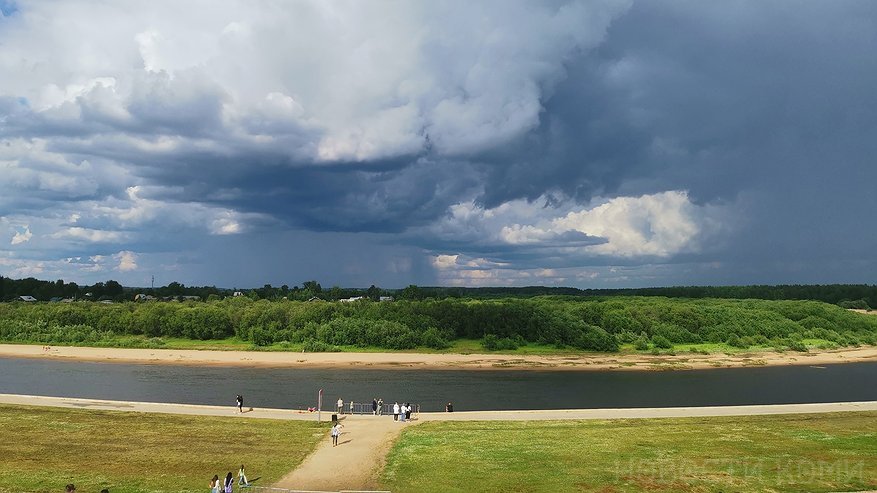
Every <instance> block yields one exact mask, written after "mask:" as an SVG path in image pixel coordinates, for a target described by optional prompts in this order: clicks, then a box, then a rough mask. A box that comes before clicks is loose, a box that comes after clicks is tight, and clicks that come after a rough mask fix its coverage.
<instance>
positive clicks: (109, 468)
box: [0, 405, 325, 493]
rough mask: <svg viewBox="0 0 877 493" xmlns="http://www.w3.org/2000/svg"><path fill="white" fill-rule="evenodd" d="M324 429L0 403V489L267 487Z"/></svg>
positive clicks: (158, 491) (121, 491)
mask: <svg viewBox="0 0 877 493" xmlns="http://www.w3.org/2000/svg"><path fill="white" fill-rule="evenodd" d="M324 435H325V430H323V429H322V428H320V427H318V426H317V425H316V424H315V423H310V422H302V421H281V420H267V419H250V418H242V417H241V418H239V417H235V418H232V417H228V418H225V417H207V416H183V415H168V414H146V413H134V412H118V411H97V410H79V409H61V408H47V407H31V406H12V405H0V457H2V463H3V467H2V468H0V491H2V492H10V493H12V492H15V493H21V492H58V491H63V490H64V485H65V484H67V483H73V484H75V485H76V489H77V491H83V492H89V491H93V492H97V491H100V490H101V489H102V488H109V490H110V491H111V492H113V493H142V492H154V493H162V492H168V493H170V492H189V491H198V492H201V491H207V489H208V488H207V484H208V482H209V480H210V478H212V477H213V475H214V474H218V475H219V476H220V477H224V476H225V474H226V473H228V472H229V471H231V472H233V473H234V474H235V479H237V477H236V476H237V470H238V468H239V467H240V465H241V464H245V465H246V467H247V472H248V476H249V478H250V479H252V478H255V477H261V478H260V479H259V480H258V483H257V484H261V485H267V484H270V483H272V482H273V481H276V480H277V479H279V478H280V477H282V476H283V475H284V474H285V473H287V472H288V471H290V470H292V469H294V468H295V467H296V466H297V465H298V464H299V463H301V461H302V460H303V459H304V458H305V457H306V456H307V455H308V454H310V452H311V451H312V450H313V449H314V447H315V446H316V444H317V442H318V441H319V440H320V438H321V437H323V436H324Z"/></svg>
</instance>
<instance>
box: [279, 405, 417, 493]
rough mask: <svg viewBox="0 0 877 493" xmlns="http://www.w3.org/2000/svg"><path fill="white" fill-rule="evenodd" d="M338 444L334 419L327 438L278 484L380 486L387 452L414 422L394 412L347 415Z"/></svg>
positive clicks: (297, 487) (339, 488)
mask: <svg viewBox="0 0 877 493" xmlns="http://www.w3.org/2000/svg"><path fill="white" fill-rule="evenodd" d="M341 425H342V426H343V428H342V430H341V431H342V434H341V436H340V437H339V439H338V446H332V439H331V437H330V436H329V429H330V428H331V423H327V424H326V438H325V439H324V440H323V442H322V443H321V444H320V445H319V446H317V449H316V450H314V452H313V453H312V454H311V455H309V456H308V457H307V458H306V459H305V460H304V462H302V463H301V465H299V466H298V467H297V468H296V469H295V470H293V471H292V472H290V473H289V474H287V475H286V476H284V477H283V478H281V479H280V481H278V482H277V483H276V484H275V485H274V486H275V487H277V488H288V489H294V490H317V491H342V490H368V489H376V488H378V475H379V474H380V472H381V470H382V469H383V468H384V464H385V462H386V457H387V453H389V451H390V448H391V447H392V446H393V442H395V441H396V439H397V438H398V437H399V434H400V433H401V432H402V429H403V428H405V427H406V426H410V425H411V422H407V423H401V422H396V421H393V417H392V416H370V415H366V416H355V415H354V416H343V417H342V419H341Z"/></svg>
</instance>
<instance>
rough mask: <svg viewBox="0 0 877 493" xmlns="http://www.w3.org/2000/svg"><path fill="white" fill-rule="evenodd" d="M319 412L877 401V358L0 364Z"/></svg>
mask: <svg viewBox="0 0 877 493" xmlns="http://www.w3.org/2000/svg"><path fill="white" fill-rule="evenodd" d="M321 388H322V389H324V406H323V408H324V409H328V408H329V407H331V404H330V403H332V402H334V401H336V400H337V399H338V397H342V398H343V399H344V400H345V401H350V400H351V399H352V400H354V401H357V402H362V401H367V402H371V399H372V397H382V398H383V399H384V401H385V402H390V403H392V402H393V401H395V400H398V401H400V402H401V401H408V402H415V403H420V404H421V406H422V410H424V411H439V410H443V409H444V404H445V403H447V402H448V401H452V402H453V403H454V406H455V408H456V409H458V410H488V409H573V408H603V407H671V406H712V405H740V404H788V403H805V402H835V401H864V400H877V362H874V363H851V364H842V365H827V366H825V367H824V368H815V367H810V366H785V367H771V368H733V369H711V370H688V371H664V372H648V371H646V372H638V371H605V372H596V371H582V372H573V371H514V370H496V371H492V370H478V371H471V370H470V371H462V370H422V369H418V370H411V371H406V370H373V369H372V370H369V369H355V370H351V369H307V370H305V369H293V368H273V369H271V368H224V367H210V368H199V367H191V366H171V365H148V364H117V363H85V362H63V361H45V360H36V359H20V358H0V393H7V394H34V395H46V396H56V397H84V398H92V399H114V400H133V401H150V402H179V403H188V404H213V405H228V406H233V405H234V397H235V395H236V394H239V393H240V394H243V395H244V399H245V404H246V405H247V406H254V407H276V408H291V409H301V408H306V407H308V406H314V405H315V404H316V399H317V392H318V390H319V389H321Z"/></svg>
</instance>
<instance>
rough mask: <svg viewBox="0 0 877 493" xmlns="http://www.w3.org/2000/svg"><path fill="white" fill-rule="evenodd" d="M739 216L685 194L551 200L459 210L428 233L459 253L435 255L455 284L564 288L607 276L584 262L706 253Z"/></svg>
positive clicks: (466, 205) (438, 265)
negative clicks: (574, 281) (590, 201)
mask: <svg viewBox="0 0 877 493" xmlns="http://www.w3.org/2000/svg"><path fill="white" fill-rule="evenodd" d="M552 204H559V205H552ZM733 217H734V209H733V207H732V206H726V207H721V206H714V205H697V204H694V203H692V202H691V201H690V200H689V198H688V195H687V193H685V192H683V191H668V192H663V193H658V194H651V195H643V196H639V197H616V198H612V199H605V200H596V201H595V203H593V204H591V205H590V206H587V207H582V206H579V205H576V204H574V203H567V202H563V201H561V202H559V203H558V202H557V201H556V200H548V199H547V198H544V197H543V198H542V199H540V200H537V201H535V202H532V203H530V202H527V201H524V200H516V201H512V202H507V203H505V204H503V205H501V206H499V207H496V208H494V209H484V208H482V207H480V206H477V205H475V204H474V203H471V202H470V203H462V204H457V205H455V206H454V207H452V208H451V209H450V211H449V214H448V216H447V217H446V218H445V219H444V220H443V221H442V222H441V223H440V224H438V225H436V226H433V227H431V229H430V230H429V231H428V233H427V232H423V231H422V232H420V234H429V235H432V236H434V237H439V238H441V239H442V240H443V241H444V244H445V249H446V250H450V249H453V248H456V249H457V250H456V251H452V252H448V251H443V252H440V253H437V254H436V255H434V256H433V261H432V265H433V267H434V268H435V269H436V270H437V271H438V272H439V276H440V278H443V279H445V280H446V281H448V282H451V283H458V284H478V283H480V282H481V281H483V280H485V279H484V277H485V276H487V278H488V279H487V280H489V281H490V282H487V284H490V283H491V282H496V283H512V284H514V283H520V282H527V281H528V280H530V282H533V283H542V282H546V283H554V284H556V283H561V282H564V281H567V280H570V279H582V278H586V279H589V278H593V277H594V276H597V275H600V274H598V273H597V271H594V270H587V269H584V270H583V269H579V268H571V267H572V266H573V265H576V264H577V263H578V262H580V261H581V259H583V258H590V259H594V258H600V257H605V258H608V259H624V258H652V259H655V260H660V259H666V258H670V257H672V256H675V255H679V254H684V253H698V252H700V251H701V250H702V248H703V246H704V244H705V243H706V242H707V241H708V240H716V239H720V236H721V235H722V234H726V233H728V232H729V230H730V229H731V228H732V227H733V226H732V224H733V221H732V219H733ZM479 252H486V253H487V255H485V254H484V253H479ZM527 252H530V253H535V255H534V256H533V259H530V260H527V259H524V260H520V259H519V261H518V262H510V261H503V260H502V259H506V258H517V257H520V256H521V254H522V253H525V254H526V253H527ZM479 255H480V256H479ZM540 264H542V265H540ZM553 265H556V266H558V268H551V266H553ZM604 275H605V273H604ZM613 277H614V276H613Z"/></svg>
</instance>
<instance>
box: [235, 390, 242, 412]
mask: <svg viewBox="0 0 877 493" xmlns="http://www.w3.org/2000/svg"><path fill="white" fill-rule="evenodd" d="M235 400H236V401H237V402H238V412H244V396H242V395H241V394H238V395H237V397H236V398H235Z"/></svg>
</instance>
